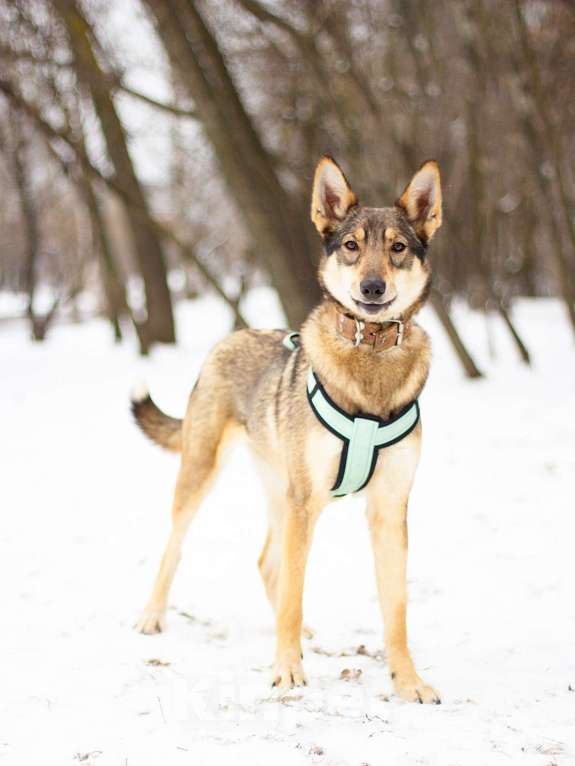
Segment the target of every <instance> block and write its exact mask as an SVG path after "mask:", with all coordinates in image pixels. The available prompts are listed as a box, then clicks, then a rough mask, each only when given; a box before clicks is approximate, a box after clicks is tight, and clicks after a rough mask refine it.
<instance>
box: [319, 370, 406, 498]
mask: <svg viewBox="0 0 575 766" xmlns="http://www.w3.org/2000/svg"><path fill="white" fill-rule="evenodd" d="M307 398H308V401H309V403H310V407H311V408H312V410H313V412H314V414H315V415H316V417H317V418H318V420H319V421H320V422H321V423H322V424H323V425H324V426H325V427H326V428H327V430H328V431H331V433H332V434H334V436H337V437H338V439H341V440H342V442H343V447H342V450H341V457H340V461H339V470H338V472H337V478H336V480H335V484H334V486H333V487H332V489H331V494H332V495H333V496H334V497H341V496H343V495H349V494H351V493H353V492H359V491H360V490H361V489H363V488H364V487H365V486H366V485H367V483H368V482H369V480H370V479H371V477H372V475H373V472H374V470H375V466H376V464H377V457H378V455H379V450H380V449H382V448H383V447H390V446H391V445H392V444H395V443H396V442H398V441H401V440H402V439H404V438H405V437H406V436H407V435H408V434H410V433H411V432H412V431H413V429H414V428H415V426H416V425H417V422H418V420H419V404H418V403H417V400H415V401H414V402H411V404H408V405H407V407H405V408H404V409H403V410H402V411H401V412H400V413H399V415H397V416H396V417H394V418H391V419H390V420H382V419H381V418H378V417H375V416H374V415H363V414H362V415H356V416H355V417H352V416H350V415H348V414H347V412H344V411H343V410H342V409H341V408H340V407H338V406H337V404H336V403H335V402H334V401H332V399H331V398H330V397H329V396H328V394H327V392H326V391H325V389H324V388H323V386H322V385H321V383H320V382H319V380H318V378H317V375H316V374H315V372H314V371H313V370H312V369H311V368H310V371H309V374H308V379H307Z"/></svg>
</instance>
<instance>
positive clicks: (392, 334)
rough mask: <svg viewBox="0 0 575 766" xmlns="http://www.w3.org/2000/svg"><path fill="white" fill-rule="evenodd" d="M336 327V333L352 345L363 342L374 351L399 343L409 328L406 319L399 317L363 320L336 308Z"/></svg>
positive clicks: (409, 325) (408, 322)
mask: <svg viewBox="0 0 575 766" xmlns="http://www.w3.org/2000/svg"><path fill="white" fill-rule="evenodd" d="M335 314H336V320H335V321H336V324H335V326H336V329H337V331H338V333H339V334H340V335H341V336H342V337H344V338H347V340H351V341H353V344H354V346H359V345H360V343H361V344H365V345H367V346H371V347H372V348H373V350H374V351H387V350H388V349H390V348H393V347H394V346H401V343H402V341H403V339H404V337H405V335H406V333H408V332H409V330H410V328H411V322H410V320H409V319H408V320H407V321H405V322H402V321H400V320H399V319H394V320H389V321H387V322H364V321H363V320H362V319H357V318H356V317H352V316H349V314H343V313H342V312H341V311H339V310H336V312H335Z"/></svg>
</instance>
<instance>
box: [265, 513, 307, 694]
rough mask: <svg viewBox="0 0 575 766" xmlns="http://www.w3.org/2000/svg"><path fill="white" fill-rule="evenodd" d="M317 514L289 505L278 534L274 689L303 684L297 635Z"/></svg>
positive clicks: (299, 636) (299, 630) (304, 682)
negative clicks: (279, 546)
mask: <svg viewBox="0 0 575 766" xmlns="http://www.w3.org/2000/svg"><path fill="white" fill-rule="evenodd" d="M316 518H317V514H316V513H315V512H314V511H312V509H311V508H310V506H309V505H308V504H307V503H305V504H300V503H296V502H289V505H288V507H287V509H286V516H285V518H284V524H283V532H282V554H281V563H280V572H279V581H278V591H277V608H276V658H275V663H274V668H273V677H272V683H273V685H274V686H280V687H293V686H302V685H305V684H306V678H305V674H304V672H303V665H302V661H301V658H302V651H301V632H302V601H303V586H304V578H305V567H306V563H307V557H308V552H309V548H310V545H311V538H312V535H313V527H314V524H315V521H316Z"/></svg>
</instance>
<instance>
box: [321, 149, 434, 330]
mask: <svg viewBox="0 0 575 766" xmlns="http://www.w3.org/2000/svg"><path fill="white" fill-rule="evenodd" d="M311 218H312V221H313V222H314V224H315V227H316V229H317V230H318V232H319V233H320V235H321V238H322V240H323V245H324V248H323V255H322V258H321V262H320V267H319V278H320V282H321V285H322V288H323V289H324V290H325V292H326V293H327V294H328V295H329V296H331V297H332V298H334V299H335V300H336V301H338V303H340V304H341V305H342V306H343V307H344V308H345V309H347V310H348V311H349V312H350V313H351V314H353V315H354V316H357V317H359V318H360V319H364V320H367V321H370V322H383V321H385V320H386V319H394V318H398V317H401V316H405V315H406V314H409V313H412V312H413V311H414V309H416V308H417V307H418V306H419V305H420V304H421V303H422V302H423V300H424V299H425V297H426V296H427V292H428V290H429V285H430V280H431V270H430V265H429V262H428V258H427V257H426V249H427V245H428V243H429V241H430V240H431V238H432V236H433V235H434V233H435V232H436V231H437V229H438V228H439V227H440V226H441V183H440V178H439V168H438V166H437V163H436V162H434V161H433V160H430V161H429V162H426V163H424V164H423V165H422V166H421V168H420V169H419V170H418V171H417V173H416V174H415V175H414V176H413V178H412V179H411V181H410V182H409V184H408V185H407V187H406V189H405V191H404V192H403V194H402V195H401V197H400V198H399V199H398V200H397V202H396V203H395V205H394V206H393V207H378V208H374V207H362V206H361V205H359V203H358V201H357V197H356V196H355V194H354V193H353V191H352V189H351V187H350V185H349V183H348V181H347V179H346V177H345V175H344V174H343V172H342V171H341V169H340V168H339V166H338V165H337V164H336V163H335V162H334V160H332V159H331V157H322V159H321V160H320V162H319V164H318V166H317V168H316V171H315V178H314V183H313V195H312V203H311Z"/></svg>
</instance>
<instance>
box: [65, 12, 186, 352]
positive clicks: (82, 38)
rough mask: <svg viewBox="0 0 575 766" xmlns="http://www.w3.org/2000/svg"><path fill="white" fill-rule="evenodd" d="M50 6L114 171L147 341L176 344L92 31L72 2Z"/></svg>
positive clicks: (158, 262)
mask: <svg viewBox="0 0 575 766" xmlns="http://www.w3.org/2000/svg"><path fill="white" fill-rule="evenodd" d="M52 3H53V5H54V6H55V7H56V9H57V11H58V13H59V15H60V17H61V18H62V20H63V22H64V25H65V28H66V31H67V34H68V39H69V42H70V48H71V50H72V54H73V61H74V68H75V71H76V74H77V76H78V79H79V81H80V82H81V83H82V84H83V85H84V86H85V88H86V90H87V92H88V93H89V94H90V97H91V99H92V102H93V104H94V109H95V111H96V114H97V116H98V120H99V122H100V126H101V129H102V133H103V136H104V140H105V142H106V147H107V149H108V154H109V157H110V160H111V162H112V165H113V167H114V172H115V176H116V183H117V184H118V186H119V187H121V189H122V191H123V193H124V199H126V200H127V205H126V212H127V218H128V223H129V227H130V231H131V235H132V239H133V242H134V249H135V256H136V259H137V263H138V266H139V269H140V273H141V275H142V279H143V281H144V290H145V295H146V310H147V321H146V326H145V331H146V336H147V340H148V341H149V342H150V343H153V342H156V341H157V342H163V343H174V342H175V328H174V317H173V313H172V302H171V296H170V291H169V288H168V281H167V273H166V264H165V261H164V254H163V252H162V246H161V242H160V239H159V237H158V234H157V230H156V227H155V226H154V224H153V222H152V219H151V216H150V212H149V209H148V204H147V200H146V197H145V194H144V191H143V189H142V187H141V185H140V182H139V180H138V178H137V176H136V172H135V170H134V165H133V163H132V159H131V157H130V153H129V151H128V145H127V140H126V135H125V133H124V128H123V126H122V123H121V121H120V118H119V116H118V113H117V111H116V107H115V104H114V100H113V97H112V92H111V84H110V80H109V78H108V77H107V76H106V73H105V72H104V71H102V69H101V67H100V65H99V63H98V61H97V59H96V56H95V54H94V49H93V46H92V41H91V40H92V37H93V32H92V29H91V27H90V25H89V23H88V21H87V19H86V18H85V16H84V15H83V14H82V12H81V11H80V8H79V6H78V5H77V3H76V0H52Z"/></svg>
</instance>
